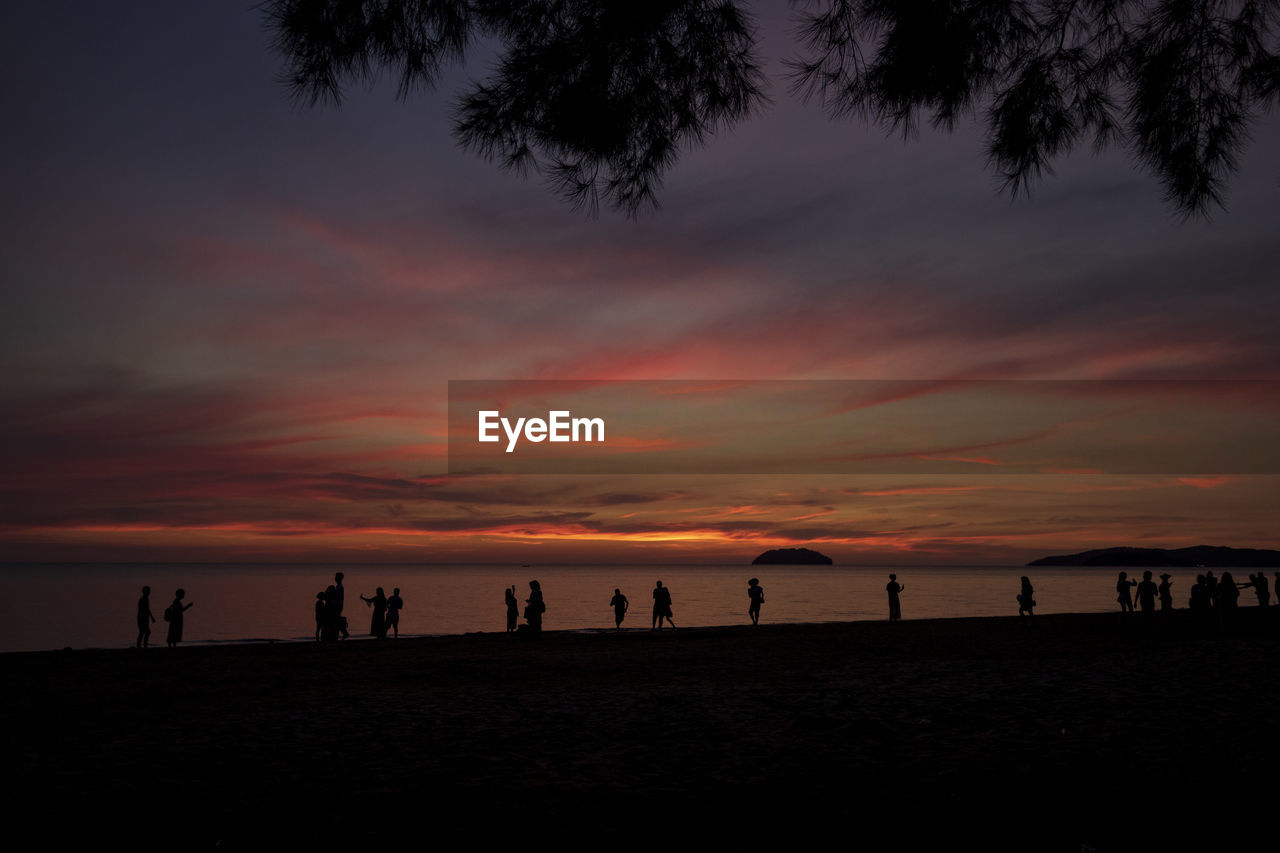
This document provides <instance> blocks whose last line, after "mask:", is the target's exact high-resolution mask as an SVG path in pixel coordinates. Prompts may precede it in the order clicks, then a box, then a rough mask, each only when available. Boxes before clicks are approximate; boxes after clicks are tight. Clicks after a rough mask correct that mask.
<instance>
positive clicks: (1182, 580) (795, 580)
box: [0, 564, 1255, 651]
mask: <svg viewBox="0 0 1280 853" xmlns="http://www.w3.org/2000/svg"><path fill="white" fill-rule="evenodd" d="M339 570H341V571H343V572H345V574H346V580H345V582H344V586H345V587H346V602H347V603H346V610H345V615H347V617H348V618H349V620H350V624H351V631H352V635H353V637H354V636H364V635H365V634H366V633H367V631H368V629H369V616H370V610H369V608H368V607H366V606H365V605H364V603H363V602H362V601H360V598H359V596H360V595H361V594H364V595H367V596H372V595H373V593H374V589H375V587H378V586H381V587H383V588H384V589H385V590H386V593H387V595H390V594H391V590H392V588H393V587H400V595H401V597H402V598H403V599H404V602H405V609H404V611H403V614H402V616H401V624H400V630H401V634H404V635H424V634H426V635H431V634H462V633H466V632H472V631H502V630H504V628H505V620H506V610H505V607H504V605H503V589H504V588H505V587H507V586H510V585H512V584H515V585H516V591H517V594H518V596H519V598H520V601H521V605H522V607H523V602H524V599H525V598H526V597H527V595H528V591H529V586H528V581H529V580H530V579H534V578H536V579H537V580H538V581H539V582H540V583H541V584H542V589H543V592H544V595H545V598H546V604H547V612H546V616H545V617H544V625H543V627H544V629H545V630H600V629H611V628H612V627H613V611H612V610H611V609H610V608H609V600H610V598H611V597H612V596H613V590H614V588H615V587H618V588H621V589H622V591H623V593H624V594H625V595H626V596H627V597H628V598H629V599H630V601H631V605H632V611H631V614H630V615H629V616H628V618H627V620H626V621H625V622H624V623H623V627H624V628H630V629H640V628H643V629H646V630H647V629H648V628H649V624H650V611H651V607H652V603H653V599H652V590H653V587H654V582H655V581H657V580H661V581H662V582H663V585H664V586H667V587H670V589H671V592H672V599H673V606H672V609H673V612H674V613H675V620H676V624H677V625H679V626H707V625H737V624H745V623H746V622H747V615H746V613H747V603H748V602H747V579H748V578H751V577H758V578H760V583H761V585H762V586H763V587H764V588H765V604H764V607H763V609H762V612H761V620H760V621H761V622H762V623H770V622H773V623H777V622H831V621H852V620H880V619H887V618H888V604H887V598H886V593H885V589H884V587H885V584H886V583H887V582H888V575H889V572H890V571H893V572H896V573H897V575H898V582H899V583H902V584H904V585H905V587H906V589H905V590H904V591H903V593H902V596H901V599H902V613H903V618H904V619H931V618H940V617H942V618H945V617H955V616H1000V615H1016V614H1017V610H1018V605H1017V601H1016V598H1015V597H1016V595H1017V594H1018V587H1019V578H1020V577H1021V575H1023V574H1027V575H1028V576H1029V577H1030V578H1031V582H1032V584H1033V585H1034V586H1035V591H1036V602H1037V608H1036V612H1037V613H1083V612H1098V611H1107V610H1114V609H1116V608H1117V605H1116V601H1115V579H1116V574H1117V570H1116V569H1092V568H1090V569H1085V568H1065V569H1064V568H1056V569H1048V568H1045V569H1041V568H1025V569H1024V568H1018V567H1008V566H1005V567H980V568H973V567H966V568H959V567H894V568H876V567H866V566H859V567H842V566H834V567H831V566H824V567H801V566H787V567H777V566H756V567H752V566H673V565H661V566H659V565H651V566H643V565H628V566H534V567H529V568H523V567H519V566H510V565H502V566H475V565H472V566H438V565H437V566H412V565H344V566H335V565H309V566H307V565H246V564H235V565H229V564H226V565H207V564H202V565H193V564H181V565H156V564H144V565H118V564H113V565H70V566H69V565H34V566H6V567H4V568H2V569H0V573H2V575H3V577H4V580H5V588H6V590H7V594H6V595H5V596H4V597H3V600H2V601H0V651H23V650H36V649H56V648H63V647H65V646H71V647H73V648H86V647H96V648H114V647H124V646H129V645H132V644H133V641H134V639H135V637H136V634H137V631H136V628H135V627H134V625H135V621H134V614H135V612H136V605H137V600H138V597H139V595H140V592H141V588H142V586H143V585H144V584H145V585H149V586H150V587H151V588H152V595H151V599H152V605H151V609H152V612H153V613H155V615H156V618H157V619H159V620H160V621H159V622H157V623H156V625H155V626H154V627H153V629H152V630H153V633H152V643H153V645H160V646H163V645H164V637H165V629H166V625H165V623H164V621H163V618H162V615H161V614H162V613H163V612H164V609H165V607H167V606H168V605H169V603H170V602H171V601H172V600H173V592H174V590H175V589H177V588H178V587H182V588H184V589H185V590H186V601H188V602H193V603H194V604H195V606H194V607H193V608H192V609H191V610H189V611H188V612H187V616H186V624H185V632H184V641H185V642H187V643H210V642H234V641H243V640H259V639H274V640H301V639H308V638H310V637H312V635H313V633H314V631H315V621H314V604H315V594H316V593H317V592H319V591H320V590H322V589H324V588H325V586H326V585H328V584H330V583H332V579H333V574H334V572H335V571H339ZM1160 571H1164V570H1157V575H1158V574H1159V572H1160ZM1215 571H1216V572H1217V574H1219V575H1221V573H1222V572H1221V570H1215ZM1129 574H1130V576H1132V577H1137V578H1140V577H1141V570H1139V571H1137V572H1136V573H1135V572H1134V571H1133V570H1130V572H1129ZM1171 574H1173V576H1174V601H1175V604H1176V605H1177V606H1178V607H1185V606H1186V598H1187V593H1188V591H1189V590H1190V588H1191V584H1192V583H1194V581H1195V573H1194V572H1193V571H1192V570H1190V569H1178V570H1173V571H1172V572H1171ZM1232 574H1233V575H1234V576H1235V577H1236V579H1237V581H1242V580H1247V576H1248V571H1247V570H1244V569H1241V570H1238V571H1235V572H1233V573H1232ZM1254 603H1255V600H1254V598H1253V596H1252V594H1251V593H1250V592H1248V591H1246V592H1245V594H1244V595H1243V596H1242V597H1241V604H1242V605H1245V606H1251V605H1253V604H1254Z"/></svg>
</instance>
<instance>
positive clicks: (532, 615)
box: [524, 581, 547, 634]
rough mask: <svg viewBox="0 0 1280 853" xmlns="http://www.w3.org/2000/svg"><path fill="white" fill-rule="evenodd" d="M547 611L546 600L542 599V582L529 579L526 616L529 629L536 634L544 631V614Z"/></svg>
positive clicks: (525, 608)
mask: <svg viewBox="0 0 1280 853" xmlns="http://www.w3.org/2000/svg"><path fill="white" fill-rule="evenodd" d="M546 612H547V605H546V602H544V601H543V600H542V584H540V583H538V582H537V581H529V598H528V599H527V600H526V601H525V606H524V618H525V621H526V622H528V623H529V630H530V631H532V632H533V633H535V634H539V633H541V632H542V614H543V613H546Z"/></svg>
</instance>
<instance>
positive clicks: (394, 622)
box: [387, 587, 404, 640]
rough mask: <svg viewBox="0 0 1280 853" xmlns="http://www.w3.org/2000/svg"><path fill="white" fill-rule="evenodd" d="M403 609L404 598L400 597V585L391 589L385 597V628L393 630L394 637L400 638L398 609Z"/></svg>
mask: <svg viewBox="0 0 1280 853" xmlns="http://www.w3.org/2000/svg"><path fill="white" fill-rule="evenodd" d="M403 609H404V599H403V598H401V597H400V587H396V588H395V589H393V590H391V597H390V598H388V599H387V630H388V631H395V638H396V639H397V640H398V639H400V611H401V610H403Z"/></svg>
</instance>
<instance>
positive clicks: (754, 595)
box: [747, 578, 764, 625]
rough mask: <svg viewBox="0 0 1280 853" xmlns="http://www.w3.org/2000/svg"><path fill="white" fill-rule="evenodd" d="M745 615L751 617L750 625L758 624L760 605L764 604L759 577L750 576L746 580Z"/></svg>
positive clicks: (762, 589)
mask: <svg viewBox="0 0 1280 853" xmlns="http://www.w3.org/2000/svg"><path fill="white" fill-rule="evenodd" d="M747 599H748V600H749V602H750V603H749V604H748V605H747V615H748V616H750V617H751V624H752V625H759V624H760V605H761V604H764V587H762V586H760V579H759V578H752V579H751V580H749V581H747Z"/></svg>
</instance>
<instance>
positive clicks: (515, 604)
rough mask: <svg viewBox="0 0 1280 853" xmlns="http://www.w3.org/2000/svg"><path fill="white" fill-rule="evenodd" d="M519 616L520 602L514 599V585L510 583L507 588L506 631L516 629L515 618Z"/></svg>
mask: <svg viewBox="0 0 1280 853" xmlns="http://www.w3.org/2000/svg"><path fill="white" fill-rule="evenodd" d="M518 618H520V602H519V601H517V600H516V587H515V584H512V585H511V587H510V588H509V589H508V590H507V633H508V634H510V633H511V632H512V631H514V630H515V629H516V620H517V619H518Z"/></svg>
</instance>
